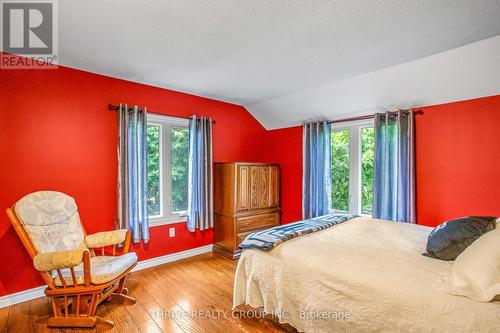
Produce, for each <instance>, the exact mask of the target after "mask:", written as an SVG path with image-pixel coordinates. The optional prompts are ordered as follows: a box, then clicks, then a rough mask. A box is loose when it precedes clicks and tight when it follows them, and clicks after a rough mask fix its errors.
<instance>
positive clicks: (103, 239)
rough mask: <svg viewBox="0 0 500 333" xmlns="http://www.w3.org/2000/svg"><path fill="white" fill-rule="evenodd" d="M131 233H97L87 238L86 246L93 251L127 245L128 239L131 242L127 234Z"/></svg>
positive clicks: (116, 231) (124, 230)
mask: <svg viewBox="0 0 500 333" xmlns="http://www.w3.org/2000/svg"><path fill="white" fill-rule="evenodd" d="M129 233H130V231H129V230H127V229H119V230H113V231H103V232H97V233H95V234H92V235H87V236H85V245H87V246H88V247H89V248H92V249H93V248H98V247H105V246H110V245H118V244H120V243H124V242H125V243H127V242H126V240H127V239H129V241H130V236H128V237H127V234H129ZM127 248H128V246H127Z"/></svg>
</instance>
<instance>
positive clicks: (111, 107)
mask: <svg viewBox="0 0 500 333" xmlns="http://www.w3.org/2000/svg"><path fill="white" fill-rule="evenodd" d="M133 109H134V108H130V107H129V108H128V111H132V110H133ZM108 110H110V111H118V110H120V106H119V105H113V104H108ZM139 110H142V109H139ZM151 113H154V112H151ZM155 114H159V115H164V114H163V113H155ZM165 116H169V115H165ZM170 117H175V118H183V119H190V117H183V116H170ZM196 120H199V119H196ZM212 124H215V120H212Z"/></svg>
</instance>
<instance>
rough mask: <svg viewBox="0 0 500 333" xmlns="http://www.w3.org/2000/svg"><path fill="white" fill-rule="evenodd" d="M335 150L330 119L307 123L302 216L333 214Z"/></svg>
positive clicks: (304, 139) (304, 149) (304, 132)
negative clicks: (333, 149)
mask: <svg viewBox="0 0 500 333" xmlns="http://www.w3.org/2000/svg"><path fill="white" fill-rule="evenodd" d="M331 155H332V153H331V147H330V125H329V124H328V122H327V121H323V122H319V121H318V122H314V123H309V124H304V125H303V176H302V218H304V219H307V218H311V217H316V216H321V215H326V214H329V212H330V208H331V203H332V198H331V191H332V186H331V168H332V156H331Z"/></svg>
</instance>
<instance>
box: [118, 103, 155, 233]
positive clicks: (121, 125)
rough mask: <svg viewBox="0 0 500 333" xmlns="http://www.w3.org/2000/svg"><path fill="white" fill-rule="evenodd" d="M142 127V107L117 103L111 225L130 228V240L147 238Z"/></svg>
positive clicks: (143, 129) (145, 159) (145, 180)
mask: <svg viewBox="0 0 500 333" xmlns="http://www.w3.org/2000/svg"><path fill="white" fill-rule="evenodd" d="M146 127H147V112H146V108H144V109H139V108H138V107H137V105H136V106H134V107H131V108H129V107H128V106H127V104H120V108H119V110H118V184H117V192H118V193H117V200H118V202H117V214H116V223H115V224H116V227H117V228H118V229H130V231H131V233H132V241H133V242H134V243H137V242H139V241H140V240H141V239H142V241H143V242H145V243H147V242H148V241H149V220H148V205H147V191H148V183H147V170H146V169H147V150H146Z"/></svg>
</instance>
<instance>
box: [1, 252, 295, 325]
mask: <svg viewBox="0 0 500 333" xmlns="http://www.w3.org/2000/svg"><path fill="white" fill-rule="evenodd" d="M236 263H237V262H236V261H233V260H229V259H226V258H224V257H222V256H220V255H217V254H205V255H201V256H196V257H192V258H188V259H184V260H180V261H176V262H174V263H170V264H165V265H161V266H157V267H153V268H149V269H146V270H142V271H139V272H135V273H131V274H130V275H129V278H128V279H127V287H128V289H129V293H130V294H131V295H132V296H134V297H136V299H137V303H136V304H134V305H127V304H117V303H112V302H106V303H103V304H101V305H100V306H99V308H98V309H97V315H99V316H101V317H104V318H105V319H111V320H113V321H114V323H115V326H114V327H109V326H105V325H98V326H96V327H95V328H92V329H58V328H48V327H47V318H46V317H44V316H46V315H48V314H49V313H50V309H49V303H48V301H47V298H45V297H44V298H38V299H35V300H32V301H29V302H24V303H20V304H16V305H14V306H10V307H7V308H2V309H0V328H1V329H0V332H2V333H3V332H9V333H25V332H26V333H31V332H59V333H62V332H113V333H118V332H143V333H145V332H164V333H171V332H172V333H191V332H193V333H203V332H207V333H212V332H221V333H222V332H224V333H229V332H296V331H295V330H294V329H293V328H292V327H290V326H289V325H280V324H279V323H278V322H277V321H276V320H275V319H272V318H268V317H266V319H264V318H262V316H261V315H260V314H259V313H258V310H255V309H251V308H249V307H248V308H244V309H243V310H244V311H245V312H243V314H241V315H233V314H232V310H231V307H232V293H233V276H234V270H235V268H236ZM246 311H251V312H246ZM256 311H257V312H256ZM245 314H246V318H245ZM256 315H258V316H257V317H258V318H255V316H256ZM250 317H252V318H250Z"/></svg>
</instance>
